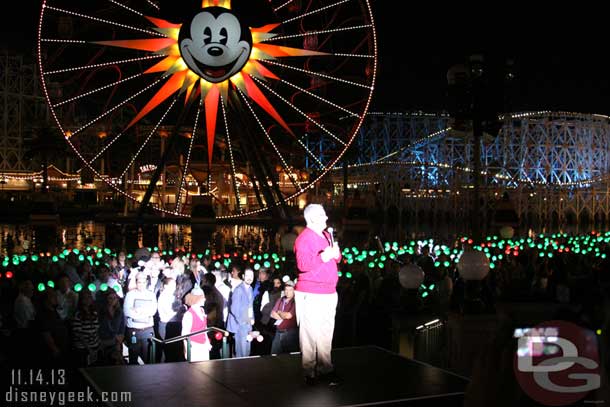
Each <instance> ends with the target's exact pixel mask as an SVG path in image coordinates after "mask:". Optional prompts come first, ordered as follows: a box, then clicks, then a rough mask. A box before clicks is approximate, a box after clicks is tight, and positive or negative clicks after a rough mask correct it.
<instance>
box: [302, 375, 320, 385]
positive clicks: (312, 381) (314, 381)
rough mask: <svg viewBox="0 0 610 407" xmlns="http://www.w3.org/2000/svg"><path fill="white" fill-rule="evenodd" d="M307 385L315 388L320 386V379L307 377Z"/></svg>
mask: <svg viewBox="0 0 610 407" xmlns="http://www.w3.org/2000/svg"><path fill="white" fill-rule="evenodd" d="M305 384H306V385H308V386H315V385H316V384H318V378H317V377H315V376H305Z"/></svg>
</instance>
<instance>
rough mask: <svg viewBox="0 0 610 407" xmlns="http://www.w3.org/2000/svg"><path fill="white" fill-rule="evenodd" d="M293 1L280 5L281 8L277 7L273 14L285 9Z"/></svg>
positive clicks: (289, 0)
mask: <svg viewBox="0 0 610 407" xmlns="http://www.w3.org/2000/svg"><path fill="white" fill-rule="evenodd" d="M293 1H294V0H288V1H286V2H285V3H284V4H282V5H281V6H278V7H276V8H274V9H273V11H274V12H276V13H277V12H278V10H281V9H283V8H284V7H286V6H287V5H289V4H290V3H292V2H293Z"/></svg>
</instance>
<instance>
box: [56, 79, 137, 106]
mask: <svg viewBox="0 0 610 407" xmlns="http://www.w3.org/2000/svg"><path fill="white" fill-rule="evenodd" d="M140 76H143V74H142V73H138V74H135V75H132V76H129V77H127V78H124V79H120V80H118V81H116V82H112V83H109V84H107V85H104V86H101V87H99V88H96V89H93V90H90V91H89V92H86V93H82V94H80V95H78V96H74V97H71V98H70V99H66V100H64V101H62V102H58V103H55V104H53V105H52V107H53V108H56V107H59V106H62V105H65V104H66V103H70V102H74V101H76V100H79V99H82V98H84V97H87V96H91V95H93V94H95V93H97V92H100V91H102V90H104V89H108V88H112V87H114V86H117V85H120V84H121V83H124V82H127V81H130V80H132V79H135V78H139V77H140Z"/></svg>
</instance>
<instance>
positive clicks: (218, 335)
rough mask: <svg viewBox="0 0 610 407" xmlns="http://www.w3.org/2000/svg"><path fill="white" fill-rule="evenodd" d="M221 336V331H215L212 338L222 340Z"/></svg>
mask: <svg viewBox="0 0 610 407" xmlns="http://www.w3.org/2000/svg"><path fill="white" fill-rule="evenodd" d="M223 336H224V335H223V334H222V332H216V333H215V334H214V338H215V339H216V340H217V341H220V340H222V338H223Z"/></svg>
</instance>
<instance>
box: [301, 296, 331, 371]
mask: <svg viewBox="0 0 610 407" xmlns="http://www.w3.org/2000/svg"><path fill="white" fill-rule="evenodd" d="M294 295H295V297H294V298H295V307H296V313H297V324H298V325H299V343H300V345H301V354H302V358H303V361H302V363H303V369H304V370H305V374H306V375H307V376H315V375H321V374H325V373H328V372H331V371H332V370H333V364H332V360H331V356H330V352H331V349H332V344H333V333H334V330H335V314H336V311H337V293H333V294H312V293H306V292H302V291H295V292H294Z"/></svg>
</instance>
